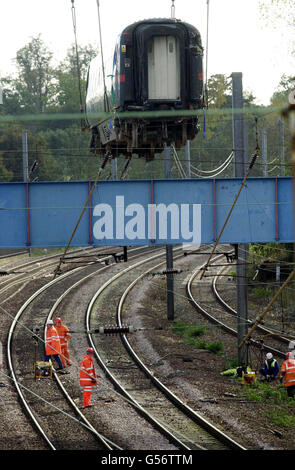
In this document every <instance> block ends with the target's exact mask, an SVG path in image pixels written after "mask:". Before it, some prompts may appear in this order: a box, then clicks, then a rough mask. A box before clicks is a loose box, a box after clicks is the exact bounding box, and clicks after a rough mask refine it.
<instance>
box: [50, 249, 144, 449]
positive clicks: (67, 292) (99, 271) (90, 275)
mask: <svg viewBox="0 0 295 470" xmlns="http://www.w3.org/2000/svg"><path fill="white" fill-rule="evenodd" d="M142 248H143V247H139V248H135V249H133V250H132V249H131V250H130V253H133V252H134V251H138V250H142ZM142 254H143V253H142V252H140V253H139V255H135V256H133V257H131V259H132V258H134V257H137V256H140V255H142ZM110 257H111V256H110ZM102 259H103V260H104V259H106V258H102ZM111 266H112V265H107V266H103V267H101V268H100V269H98V270H97V271H95V272H94V273H90V274H87V276H85V277H83V278H82V279H79V280H78V281H77V282H75V283H74V284H73V285H72V286H70V287H69V288H68V289H67V290H66V291H65V292H64V293H63V294H62V295H61V296H60V297H59V298H58V299H57V300H56V302H55V303H54V305H53V306H52V308H51V310H50V312H49V314H48V316H47V318H46V321H45V324H46V323H47V321H48V320H50V319H52V317H53V315H54V313H55V312H56V310H57V308H58V306H59V305H60V304H61V302H62V301H63V300H64V299H65V297H66V296H67V295H69V294H70V293H71V292H72V290H74V289H76V288H77V287H78V286H79V285H81V284H82V283H84V282H85V281H87V280H88V279H89V278H91V277H93V276H96V275H97V274H98V273H101V272H102V271H105V270H107V269H109V268H110V267H111ZM44 327H45V325H44ZM44 341H45V335H44ZM53 372H54V377H55V379H56V381H57V384H58V386H59V387H60V389H61V390H62V392H63V393H64V395H65V397H66V398H67V400H68V401H69V402H70V404H71V405H72V407H73V408H74V410H75V411H76V413H77V414H78V415H79V416H80V418H81V419H82V420H83V421H84V422H85V424H86V425H87V426H88V428H89V429H90V430H91V431H92V432H93V433H94V434H95V435H96V436H97V437H98V438H99V439H100V438H101V434H100V433H99V432H98V431H97V430H96V429H95V428H94V427H93V426H92V424H91V423H90V422H89V421H88V419H87V418H86V417H85V415H84V414H83V413H82V412H81V410H80V409H79V407H78V406H77V405H76V403H75V402H74V401H73V400H72V398H71V397H70V395H69V394H68V392H67V391H66V389H65V387H64V386H63V384H62V382H61V380H60V378H59V376H58V374H57V373H56V371H55V370H54V371H53ZM102 439H103V440H104V443H105V446H106V447H107V448H108V449H109V450H115V449H116V450H123V449H122V448H121V447H119V446H118V445H117V444H115V443H114V442H112V443H111V444H112V445H113V447H114V448H115V449H113V448H112V447H111V446H110V445H109V444H108V441H109V440H108V439H106V438H105V436H104V437H102Z"/></svg>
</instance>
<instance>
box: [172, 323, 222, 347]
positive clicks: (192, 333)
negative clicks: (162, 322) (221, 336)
mask: <svg viewBox="0 0 295 470" xmlns="http://www.w3.org/2000/svg"><path fill="white" fill-rule="evenodd" d="M171 329H172V331H173V333H175V334H177V335H178V336H180V337H181V338H183V343H184V344H189V345H191V346H195V347H196V348H198V349H206V350H207V351H210V352H212V353H214V354H221V352H222V351H223V345H222V343H221V342H220V341H212V342H211V343H208V342H207V341H205V340H203V339H199V337H200V336H203V335H204V334H205V333H206V331H207V329H206V327H205V326H202V325H189V324H187V323H185V322H184V321H177V322H174V325H173V326H172V328H171Z"/></svg>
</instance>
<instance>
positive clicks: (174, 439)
mask: <svg viewBox="0 0 295 470" xmlns="http://www.w3.org/2000/svg"><path fill="white" fill-rule="evenodd" d="M179 249H181V248H178V249H177V250H179ZM165 254H166V252H163V254H162V256H164V255H165ZM157 257H159V255H156V256H152V257H150V258H148V259H146V260H143V261H140V262H138V263H136V264H134V265H132V266H130V267H128V268H126V269H124V270H123V271H121V272H120V273H118V274H116V275H115V276H113V277H112V278H111V279H109V280H108V281H107V282H105V283H104V284H103V285H102V286H101V287H100V288H99V289H98V291H97V292H96V293H95V295H94V296H93V297H92V299H91V301H90V303H89V305H88V308H87V311H86V317H85V324H86V330H87V331H89V330H90V317H91V313H92V310H93V307H94V303H95V301H96V300H97V298H98V297H99V296H100V295H101V294H102V292H103V291H104V290H105V289H106V288H107V287H109V286H110V285H111V284H112V283H113V282H115V281H116V280H117V279H119V278H120V277H121V276H123V275H124V274H126V273H127V272H129V271H131V270H132V269H136V268H137V267H139V266H141V265H143V264H144V263H148V262H150V261H153V260H154V259H156V258H157ZM161 264H162V263H161ZM88 339H89V343H90V345H91V347H92V348H93V349H94V354H95V357H96V359H97V361H98V362H99V364H100V366H101V368H102V369H103V370H104V372H105V374H106V376H107V377H108V378H109V380H110V381H111V382H112V384H113V385H114V386H115V388H116V389H117V390H118V391H119V393H120V394H121V395H122V396H123V397H125V398H126V399H127V400H128V402H129V403H130V404H131V405H133V406H134V408H135V410H136V411H137V412H139V413H140V414H141V415H142V416H143V417H144V418H145V419H146V420H147V421H148V422H150V423H151V424H152V425H153V426H154V427H156V428H157V429H158V430H159V431H160V432H161V433H162V434H164V435H165V436H166V437H167V438H168V439H169V440H170V441H171V442H173V443H174V444H176V445H177V446H178V447H179V448H181V449H184V450H190V448H189V447H188V446H187V445H186V444H185V443H183V442H182V441H181V440H179V439H178V438H177V437H176V436H175V435H174V434H172V433H171V432H170V431H169V430H168V429H166V428H165V427H164V426H163V425H162V423H160V422H159V421H158V420H157V419H156V418H155V417H154V416H152V415H151V414H150V413H149V412H148V411H147V410H146V409H145V408H144V407H143V406H141V404H140V403H139V402H138V401H137V400H136V399H135V398H134V397H132V395H130V393H128V391H127V390H126V389H125V388H124V387H123V386H122V385H121V383H120V382H119V381H118V380H117V379H116V377H115V376H114V374H112V372H111V371H110V369H109V368H108V367H107V365H106V364H105V362H104V360H103V359H102V357H101V356H100V354H99V353H98V351H97V348H96V346H95V344H94V341H93V338H92V335H91V333H88Z"/></svg>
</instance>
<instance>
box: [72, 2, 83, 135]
mask: <svg viewBox="0 0 295 470" xmlns="http://www.w3.org/2000/svg"><path fill="white" fill-rule="evenodd" d="M71 2H72V20H73V29H74V36H75V49H76V62H77V78H78V89H79V101H80V113H81V114H82V115H84V107H83V99H82V89H81V68H80V60H79V51H78V42H77V23H76V11H75V4H74V0H71ZM84 127H85V126H84V125H83V119H81V129H83V128H84Z"/></svg>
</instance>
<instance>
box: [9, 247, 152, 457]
mask: <svg viewBox="0 0 295 470" xmlns="http://www.w3.org/2000/svg"><path fill="white" fill-rule="evenodd" d="M131 251H132V250H131ZM145 251H146V250H143V249H142V248H141V249H138V248H135V249H134V250H133V252H138V253H137V255H136V256H138V255H139V254H141V255H142V254H143V253H144V252H145ZM111 266H112V265H106V266H103V267H100V268H99V269H97V266H90V267H89V266H88V267H86V268H85V267H79V268H76V269H74V270H72V271H70V272H67V273H65V274H63V275H62V276H60V277H58V278H57V279H54V280H52V281H50V282H49V283H47V284H46V285H45V286H43V287H42V288H41V289H39V290H38V291H36V292H35V293H34V294H33V295H32V296H31V297H30V298H29V299H28V300H27V301H26V302H25V303H24V304H23V306H22V307H21V309H20V310H19V311H18V313H17V315H16V316H15V318H14V320H13V322H12V324H11V327H10V330H9V334H8V342H7V357H8V363H9V369H10V373H11V377H12V379H13V381H14V383H15V386H16V389H17V392H18V394H19V397H20V399H21V401H22V404H23V406H24V408H25V410H26V412H27V413H28V415H29V417H30V419H31V420H32V422H33V423H34V425H35V427H36V429H37V430H38V432H39V433H40V435H41V436H42V438H43V439H44V440H45V441H46V443H47V444H48V446H49V447H50V448H51V449H63V448H67V449H68V448H74V449H77V448H83V449H85V448H87V449H88V448H90V449H91V448H92V449H102V448H107V449H109V450H110V449H121V447H120V446H118V445H117V444H114V443H113V442H112V441H111V440H109V439H108V438H106V437H105V436H103V435H102V434H101V433H100V432H99V431H98V430H97V428H95V427H94V426H92V425H91V424H90V422H89V420H88V419H87V418H86V417H85V416H84V415H83V413H82V412H81V411H80V410H79V407H78V406H77V405H76V401H77V398H73V397H71V396H70V394H69V393H67V391H66V388H65V387H64V386H63V383H62V382H63V379H64V377H63V376H61V377H59V376H58V375H57V373H54V377H55V379H56V383H57V384H58V386H59V387H60V389H61V391H62V393H63V395H64V396H65V397H66V399H67V403H66V404H65V402H64V400H62V401H60V400H61V398H60V396H59V395H58V394H57V387H56V386H53V385H52V384H54V383H55V382H48V380H45V381H43V382H42V380H41V382H40V381H38V386H37V387H36V382H35V381H34V379H33V370H32V368H33V367H29V366H28V364H30V363H31V364H32V366H33V361H32V357H33V350H32V338H31V337H32V318H34V322H35V323H34V326H35V327H39V328H40V329H41V328H42V327H44V325H45V324H46V322H47V319H48V318H50V317H51V316H52V315H53V314H54V312H55V311H56V310H57V308H58V306H59V305H60V304H61V302H62V300H63V299H64V298H65V297H66V296H67V295H68V294H69V293H70V292H71V291H72V290H73V289H75V288H76V287H77V286H79V285H81V284H82V283H83V282H85V281H87V280H88V279H89V278H91V277H95V276H96V275H97V274H99V273H101V272H103V271H106V270H108V269H109V268H110V267H111ZM113 266H114V265H113ZM117 269H119V268H118V266H117ZM85 270H86V271H87V274H86V275H85V274H84V275H83V276H82V277H81V273H82V272H85ZM48 298H50V303H51V307H49V306H48ZM56 298H57V300H56ZM52 303H53V305H52ZM44 305H46V307H45V308H44ZM77 375H78V373H77V374H76V377H77ZM66 377H67V376H65V378H66ZM34 388H35V389H36V388H37V390H38V394H35V392H34ZM40 393H41V395H42V398H41V399H40ZM59 393H60V392H59ZM79 394H80V390H79ZM52 400H53V401H54V402H55V403H56V402H58V404H59V406H58V407H55V406H54V407H52ZM52 408H54V411H53V410H52ZM74 415H76V416H78V420H77V419H74ZM81 428H82V430H81ZM68 429H70V430H71V431H70V432H71V434H72V435H75V436H76V435H79V439H80V440H79V442H78V443H77V441H76V439H72V440H71V438H69V437H68V433H67V432H66V431H68ZM89 433H90V434H91V435H92V438H91V439H90V441H89ZM66 436H67V437H66ZM86 442H87V446H86V445H85V443H86Z"/></svg>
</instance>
